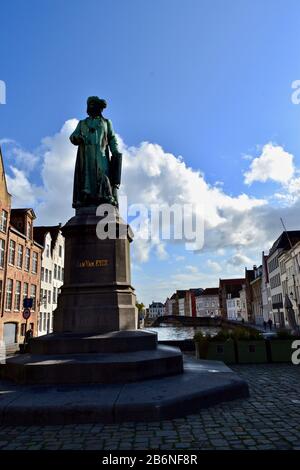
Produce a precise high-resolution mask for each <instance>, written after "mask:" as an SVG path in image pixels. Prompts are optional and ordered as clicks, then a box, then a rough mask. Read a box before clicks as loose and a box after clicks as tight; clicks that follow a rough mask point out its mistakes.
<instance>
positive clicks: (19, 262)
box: [17, 245, 23, 268]
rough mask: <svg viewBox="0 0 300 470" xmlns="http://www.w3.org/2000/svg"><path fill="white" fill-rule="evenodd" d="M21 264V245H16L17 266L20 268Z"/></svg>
mask: <svg viewBox="0 0 300 470" xmlns="http://www.w3.org/2000/svg"><path fill="white" fill-rule="evenodd" d="M22 266H23V246H22V245H18V256H17V267H18V268H22Z"/></svg>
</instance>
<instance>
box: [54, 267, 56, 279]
mask: <svg viewBox="0 0 300 470" xmlns="http://www.w3.org/2000/svg"><path fill="white" fill-rule="evenodd" d="M54 279H57V264H55V265H54Z"/></svg>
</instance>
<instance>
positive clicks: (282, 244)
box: [269, 230, 300, 256]
mask: <svg viewBox="0 0 300 470" xmlns="http://www.w3.org/2000/svg"><path fill="white" fill-rule="evenodd" d="M299 240H300V230H287V231H286V232H282V234H281V235H280V236H279V237H278V238H277V240H275V242H274V243H273V245H272V247H271V249H270V252H269V256H270V255H272V254H273V253H274V251H276V250H280V249H283V250H286V249H289V248H290V242H291V244H292V246H293V245H295V244H296V243H297V242H298V241H299Z"/></svg>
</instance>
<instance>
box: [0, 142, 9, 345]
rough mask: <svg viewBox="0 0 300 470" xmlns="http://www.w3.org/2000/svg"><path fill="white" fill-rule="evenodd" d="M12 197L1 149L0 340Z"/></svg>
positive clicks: (0, 336)
mask: <svg viewBox="0 0 300 470" xmlns="http://www.w3.org/2000/svg"><path fill="white" fill-rule="evenodd" d="M10 207H11V195H10V194H9V192H8V191H7V185H6V178H5V172H4V166H3V159H2V153H1V148H0V340H1V339H2V337H3V311H4V298H5V288H4V286H5V273H6V264H7V260H6V257H7V239H8V227H9V221H10Z"/></svg>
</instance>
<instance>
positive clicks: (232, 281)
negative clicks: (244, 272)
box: [220, 277, 246, 285]
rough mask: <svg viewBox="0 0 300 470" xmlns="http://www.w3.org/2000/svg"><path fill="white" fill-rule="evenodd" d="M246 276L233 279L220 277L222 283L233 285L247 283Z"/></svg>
mask: <svg viewBox="0 0 300 470" xmlns="http://www.w3.org/2000/svg"><path fill="white" fill-rule="evenodd" d="M245 280H246V279H245V278H244V277H242V278H233V279H220V284H223V285H232V284H235V285H236V284H245Z"/></svg>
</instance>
